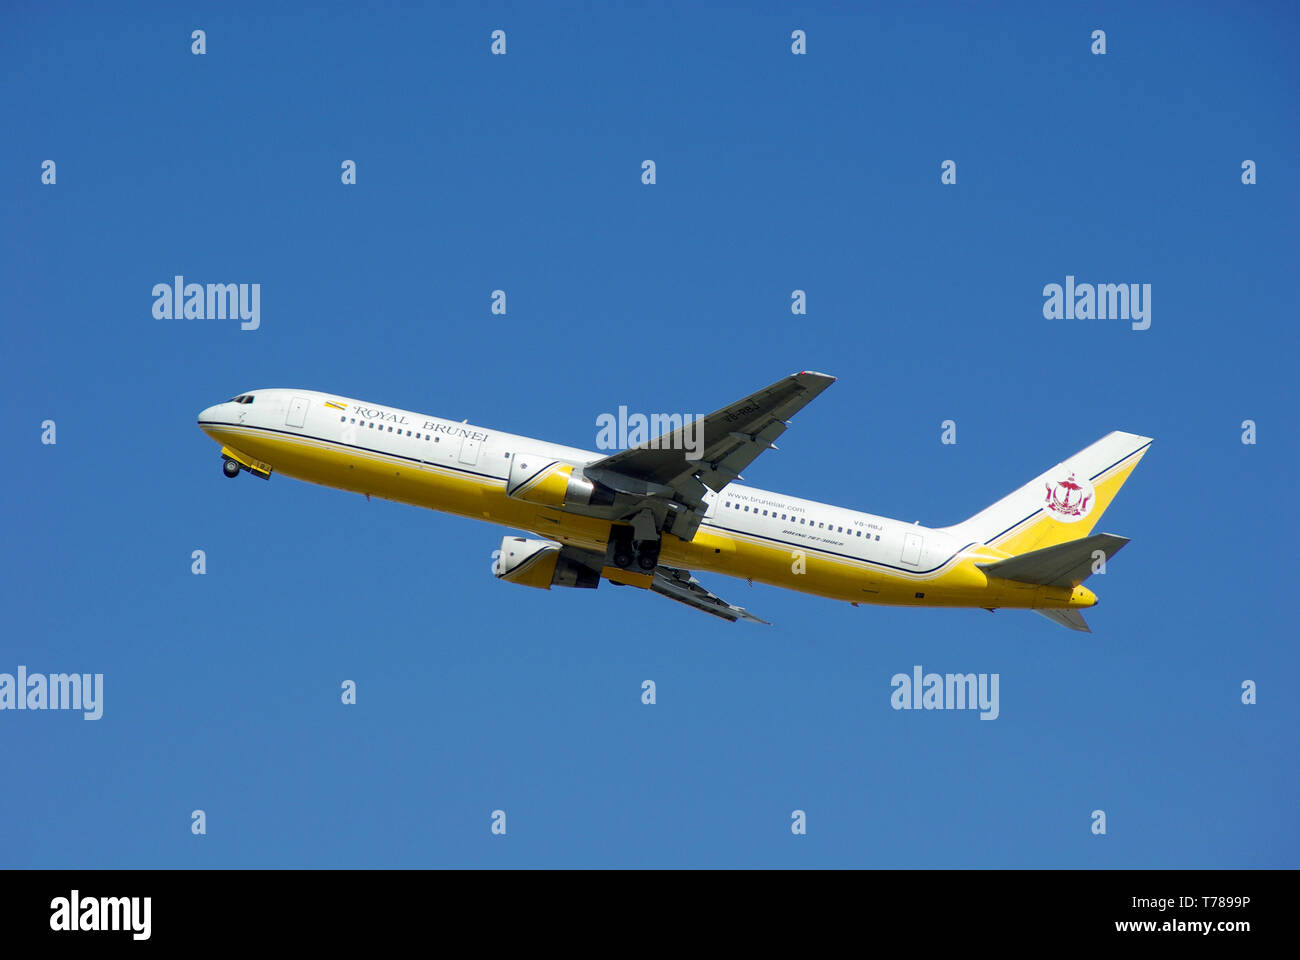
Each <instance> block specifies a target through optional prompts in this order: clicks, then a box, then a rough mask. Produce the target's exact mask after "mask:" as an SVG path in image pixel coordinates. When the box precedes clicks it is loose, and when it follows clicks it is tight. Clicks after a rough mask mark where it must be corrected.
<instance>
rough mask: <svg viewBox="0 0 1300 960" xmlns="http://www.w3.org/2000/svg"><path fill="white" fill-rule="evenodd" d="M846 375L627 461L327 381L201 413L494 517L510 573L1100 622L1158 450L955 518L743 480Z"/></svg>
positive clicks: (391, 489)
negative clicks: (869, 509) (345, 391)
mask: <svg viewBox="0 0 1300 960" xmlns="http://www.w3.org/2000/svg"><path fill="white" fill-rule="evenodd" d="M834 381H835V378H834V377H828V376H826V375H825V374H822V373H812V372H808V371H805V372H803V373H797V374H794V375H793V376H789V377H786V378H784V379H783V380H779V381H777V382H776V383H774V384H772V385H771V386H770V387H767V388H766V389H763V390H759V391H758V392H757V393H754V394H752V395H750V396H748V397H745V398H744V399H743V400H739V401H737V402H735V403H733V404H730V405H729V406H726V407H723V408H722V409H721V410H718V411H717V412H715V413H711V414H709V415H708V416H707V417H704V418H702V419H700V420H696V421H693V422H686V423H683V424H682V425H681V426H680V427H677V428H676V429H672V430H668V431H666V432H665V433H663V434H662V435H661V436H659V437H656V438H654V439H653V440H650V441H649V442H647V443H643V444H640V445H637V446H633V447H630V448H629V449H626V450H622V451H620V452H618V453H613V454H601V453H593V452H591V451H589V450H580V449H577V448H575V447H566V446H561V445H559V444H555V443H548V442H547V441H544V440H534V439H532V438H530V437H521V436H515V435H513V434H508V433H501V432H499V431H496V430H490V429H488V428H486V427H477V426H472V425H470V424H469V423H462V422H455V421H451V420H445V419H442V418H440V417H434V416H427V415H425V414H420V413H412V412H411V411H409V410H398V409H395V408H393V407H387V406H384V405H382V404H374V403H367V402H363V401H359V400H352V399H349V398H347V397H341V396H338V395H337V394H332V393H318V392H316V391H313V390H286V389H270V390H254V391H252V392H250V393H242V394H240V395H239V396H237V397H234V398H233V399H231V400H227V401H225V402H224V403H218V404H216V405H215V406H212V407H208V408H207V409H206V410H204V411H203V412H202V413H200V414H199V421H198V422H199V426H200V427H201V428H202V429H203V431H204V432H205V433H207V434H208V436H210V437H211V438H212V439H213V440H215V441H216V442H217V443H219V444H221V445H222V446H221V456H222V458H223V461H224V462H223V469H224V471H225V474H226V476H228V477H237V476H239V475H240V474H241V473H243V472H248V473H251V474H253V475H254V476H258V477H261V478H263V479H267V478H269V477H270V476H271V474H272V473H282V474H284V475H286V476H289V477H296V478H297V479H300V480H308V481H311V482H312V483H319V484H324V485H325V486H329V487H337V488H339V489H341V490H350V491H353V492H355V493H362V494H365V495H366V496H367V497H372V496H373V497H380V498H383V499H387V500H395V501H398V502H401V503H409V504H413V505H415V506H419V507H427V508H429V509H432V510H441V511H444V512H447V513H455V514H460V515H461V516H465V517H474V518H476V519H482V520H488V521H490V522H492V523H496V524H500V525H502V526H505V527H508V528H511V529H513V530H522V531H527V532H528V533H530V534H532V536H531V537H518V536H507V537H505V539H503V540H502V541H501V549H500V553H499V557H498V559H497V561H496V565H495V568H494V569H495V573H496V576H497V577H498V578H500V579H502V580H506V581H508V582H510V583H517V584H523V585H524V586H529V587H540V588H542V589H550V588H551V587H576V588H594V587H597V586H599V585H600V582H601V581H602V580H608V581H609V582H611V583H616V584H624V585H628V586H634V587H641V588H644V589H648V590H652V591H654V592H655V593H658V594H660V595H662V596H665V597H668V598H670V599H673V600H677V601H679V602H681V603H684V604H687V605H689V606H691V607H694V608H696V609H697V610H703V611H705V612H706V613H711V614H713V615H715V616H718V617H722V618H723V619H726V620H730V621H733V622H734V621H736V620H751V621H755V622H758V623H765V622H766V621H763V620H759V618H758V617H756V616H754V615H753V614H751V613H750V612H749V611H748V610H745V609H744V608H742V607H739V606H735V605H734V604H730V603H727V602H726V601H724V600H722V599H721V598H720V597H718V596H716V595H715V594H714V593H712V592H711V591H709V590H708V589H706V588H705V587H704V586H702V585H701V583H700V582H699V580H698V579H696V577H695V575H694V573H695V572H697V571H707V572H709V573H720V574H726V575H728V576H732V577H742V578H745V579H748V580H751V581H752V580H758V581H760V582H762V583H768V584H772V585H774V586H778V587H787V588H789V589H791V590H800V591H803V592H804V593H812V594H816V595H818V596H822V597H829V598H831V599H834V600H846V601H849V602H850V603H853V604H859V603H884V604H895V605H903V606H916V607H982V608H984V609H988V610H993V609H997V608H1000V607H1013V608H1019V609H1029V610H1035V611H1037V612H1038V613H1041V614H1043V615H1044V616H1046V617H1049V618H1051V619H1052V620H1055V621H1056V622H1057V623H1060V624H1062V625H1064V626H1066V627H1069V628H1070V629H1072V630H1084V631H1086V630H1088V625H1087V623H1086V622H1085V621H1084V619H1083V616H1082V614H1081V612H1080V611H1081V609H1083V608H1086V607H1091V606H1092V605H1093V604H1095V603H1096V602H1097V598H1096V596H1095V595H1094V594H1093V593H1092V591H1090V590H1089V589H1088V588H1087V587H1085V586H1083V581H1084V580H1086V579H1087V578H1088V576H1090V575H1091V574H1092V573H1093V572H1095V571H1096V570H1097V569H1099V567H1098V563H1099V562H1101V563H1104V562H1105V560H1106V559H1108V558H1109V557H1113V556H1114V555H1115V553H1116V552H1117V551H1118V550H1119V549H1120V548H1121V547H1123V546H1124V544H1126V543H1128V540H1127V539H1125V538H1124V537H1118V536H1115V535H1113V534H1109V533H1099V534H1093V533H1092V529H1093V526H1094V525H1095V524H1096V523H1097V521H1098V520H1099V519H1100V518H1101V515H1102V513H1104V512H1105V510H1106V508H1107V507H1108V506H1109V505H1110V502H1111V500H1112V499H1113V498H1114V496H1115V494H1116V493H1117V492H1118V491H1119V488H1120V487H1121V486H1123V484H1124V481H1125V480H1127V479H1128V475H1129V474H1130V473H1131V472H1132V471H1133V468H1134V467H1135V466H1137V463H1138V461H1139V460H1141V459H1142V456H1143V454H1144V453H1146V450H1147V447H1149V446H1150V444H1151V439H1150V438H1149V437H1140V436H1137V435H1135V434H1132V433H1122V432H1119V431H1116V432H1114V433H1109V434H1107V435H1106V436H1104V437H1102V438H1101V439H1100V440H1098V441H1097V442H1096V443H1094V444H1092V445H1091V446H1089V447H1087V448H1085V449H1083V450H1080V451H1079V452H1078V453H1076V454H1074V455H1073V456H1072V457H1069V458H1068V459H1066V460H1065V461H1064V462H1062V463H1060V464H1058V465H1056V466H1054V467H1052V468H1051V469H1050V470H1048V471H1046V472H1045V473H1043V474H1040V475H1039V476H1037V477H1035V478H1034V479H1033V480H1031V481H1030V482H1029V483H1027V484H1025V485H1024V486H1023V487H1021V488H1020V489H1018V490H1016V491H1014V492H1012V493H1010V494H1008V495H1007V496H1005V497H1003V498H1002V499H1001V500H999V501H998V502H997V503H995V504H993V505H992V506H990V507H987V508H986V509H984V510H981V511H979V512H978V513H976V514H975V515H974V516H972V517H971V518H970V519H968V520H964V521H962V522H961V523H958V524H955V525H954V526H950V527H938V528H930V527H923V526H920V525H919V524H914V523H905V522H903V521H901V520H891V519H889V518H887V517H880V516H876V515H874V514H870V513H863V512H861V511H858V510H850V509H848V508H847V507H836V506H831V505H830V504H825V503H818V502H816V501H813V500H803V499H800V498H798V497H791V496H786V495H785V494H781V493H774V492H772V491H769V490H760V489H758V488H757V487H751V486H747V485H745V484H742V483H741V482H740V480H741V479H742V478H741V476H740V472H741V471H742V470H744V469H746V468H748V467H749V465H750V464H751V463H753V462H754V460H755V459H756V458H757V457H758V455H759V454H761V453H762V452H763V451H764V450H769V449H775V446H774V445H773V441H774V440H776V438H777V437H779V436H780V435H781V434H782V433H784V432H785V430H786V427H787V425H788V422H789V420H790V418H791V417H793V416H794V415H795V414H796V413H797V412H799V411H800V410H802V409H803V407H804V406H805V405H806V404H807V403H809V401H811V400H812V399H813V398H815V397H816V396H817V395H818V394H820V393H821V392H822V391H823V390H825V389H826V388H827V387H828V386H830V385H831V384H832V383H833V382H834Z"/></svg>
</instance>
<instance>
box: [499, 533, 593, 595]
mask: <svg viewBox="0 0 1300 960" xmlns="http://www.w3.org/2000/svg"><path fill="white" fill-rule="evenodd" d="M492 573H493V574H494V575H495V576H496V578H497V579H498V580H505V581H506V582H508V583H521V584H523V585H524V586H525V587H540V588H541V589H542V590H549V589H551V587H584V588H588V589H591V588H595V587H598V586H599V585H600V574H599V573H597V572H596V571H595V570H592V569H591V568H590V567H588V566H587V565H586V564H583V563H580V562H578V561H577V560H574V559H573V558H572V557H568V556H565V554H564V547H563V546H561V545H560V544H558V543H556V542H555V541H554V540H526V539H524V538H523V537H506V538H504V539H503V540H502V541H501V549H500V551H498V553H497V560H496V563H495V564H493V566H492Z"/></svg>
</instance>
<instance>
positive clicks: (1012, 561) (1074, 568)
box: [976, 533, 1128, 630]
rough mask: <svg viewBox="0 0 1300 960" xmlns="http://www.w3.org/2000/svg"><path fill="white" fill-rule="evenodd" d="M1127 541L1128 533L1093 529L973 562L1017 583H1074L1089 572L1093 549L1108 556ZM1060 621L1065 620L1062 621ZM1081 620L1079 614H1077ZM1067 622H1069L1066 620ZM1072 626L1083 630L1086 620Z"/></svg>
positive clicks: (1051, 612)
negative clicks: (1120, 534)
mask: <svg viewBox="0 0 1300 960" xmlns="http://www.w3.org/2000/svg"><path fill="white" fill-rule="evenodd" d="M1126 543H1128V537H1117V536H1115V534H1113V533H1096V534H1093V535H1092V536H1091V537H1084V538H1082V539H1081V540H1070V541H1069V542H1067V543H1058V544H1057V545H1056V546H1054V547H1044V548H1043V549H1042V550H1031V551H1029V553H1022V554H1020V556H1018V557H1009V558H1008V559H1006V560H995V561H993V562H992V563H979V564H976V566H978V567H979V568H980V569H981V570H983V571H984V572H985V573H986V574H988V575H989V576H990V577H1001V578H1002V579H1004V580H1016V581H1018V582H1020V583H1036V584H1041V585H1042V586H1045V587H1077V586H1078V585H1079V584H1081V583H1083V581H1085V580H1087V579H1088V578H1089V577H1090V576H1092V572H1093V570H1092V568H1093V564H1094V563H1095V562H1096V560H1097V559H1098V558H1097V557H1095V556H1094V554H1095V553H1096V552H1097V551H1100V552H1101V554H1102V557H1101V559H1102V560H1103V561H1105V560H1109V559H1110V558H1111V557H1113V556H1115V554H1117V553H1119V551H1120V550H1121V549H1122V548H1123V546H1124V544H1126ZM1038 612H1039V613H1041V614H1043V615H1044V616H1048V617H1055V615H1056V614H1058V613H1066V612H1068V611H1058V610H1040V611H1038ZM1062 622H1063V623H1064V622H1065V621H1062ZM1079 622H1080V623H1081V624H1082V623H1083V618H1082V617H1080V618H1079ZM1066 626H1070V624H1068V623H1067V624H1066ZM1071 629H1073V630H1087V629H1088V626H1087V624H1083V626H1080V627H1071Z"/></svg>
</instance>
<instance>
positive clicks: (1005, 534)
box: [947, 430, 1151, 556]
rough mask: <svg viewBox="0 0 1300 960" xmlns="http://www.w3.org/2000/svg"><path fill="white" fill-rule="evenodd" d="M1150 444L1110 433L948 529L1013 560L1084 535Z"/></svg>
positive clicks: (1126, 435)
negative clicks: (995, 548) (1011, 557)
mask: <svg viewBox="0 0 1300 960" xmlns="http://www.w3.org/2000/svg"><path fill="white" fill-rule="evenodd" d="M1150 445H1151V438H1150V437H1139V436H1138V435H1137V434H1134V433H1123V432H1122V431H1119V430H1117V431H1115V432H1114V433H1109V434H1107V435H1106V436H1104V437H1102V438H1101V439H1100V440H1098V441H1097V442H1096V443H1094V444H1093V445H1092V446H1090V447H1085V448H1084V449H1083V450H1080V451H1079V452H1078V453H1076V454H1075V455H1074V456H1072V457H1070V458H1068V459H1067V460H1065V461H1064V462H1062V463H1059V464H1057V465H1056V466H1054V467H1052V469H1050V470H1048V471H1047V472H1045V473H1043V474H1040V475H1039V476H1038V477H1035V478H1034V479H1033V480H1031V481H1030V482H1029V483H1027V484H1025V485H1024V486H1023V487H1021V488H1020V489H1019V490H1017V491H1015V492H1014V493H1010V494H1007V496H1005V497H1003V498H1002V499H1001V500H999V501H998V502H997V503H995V504H993V506H991V507H989V508H987V509H985V510H981V511H980V512H979V513H977V514H975V516H973V517H971V518H970V519H969V520H965V521H963V522H962V523H959V524H956V525H955V526H952V527H949V528H947V529H948V530H949V531H951V532H952V533H954V534H957V535H959V536H961V537H962V539H964V540H973V541H975V542H977V543H986V544H988V545H989V546H992V547H997V548H998V549H999V550H1002V551H1004V552H1005V553H1008V554H1010V555H1011V556H1016V555H1017V554H1021V553H1027V552H1029V551H1030V550H1041V549H1043V548H1044V547H1051V546H1055V545H1056V544H1058V543H1066V542H1068V541H1070V540H1078V539H1079V538H1080V537H1086V536H1088V534H1090V533H1091V532H1092V528H1093V527H1094V526H1096V524H1097V521H1098V520H1100V519H1101V515H1102V514H1103V513H1105V512H1106V508H1107V507H1108V506H1110V502H1111V500H1113V499H1114V498H1115V494H1116V493H1118V492H1119V488H1120V487H1122V486H1123V485H1124V481H1125V480H1127V479H1128V475H1129V474H1130V473H1132V472H1133V468H1134V467H1136V466H1137V464H1138V461H1139V460H1141V459H1142V457H1143V455H1144V454H1145V453H1146V451H1147V447H1149V446H1150Z"/></svg>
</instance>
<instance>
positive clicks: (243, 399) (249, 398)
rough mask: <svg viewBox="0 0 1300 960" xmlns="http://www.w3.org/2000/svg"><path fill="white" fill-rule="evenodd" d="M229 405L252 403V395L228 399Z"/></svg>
mask: <svg viewBox="0 0 1300 960" xmlns="http://www.w3.org/2000/svg"><path fill="white" fill-rule="evenodd" d="M230 402H231V403H252V402H253V395H252V394H251V393H241V394H240V395H239V396H237V397H231V398H230Z"/></svg>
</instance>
